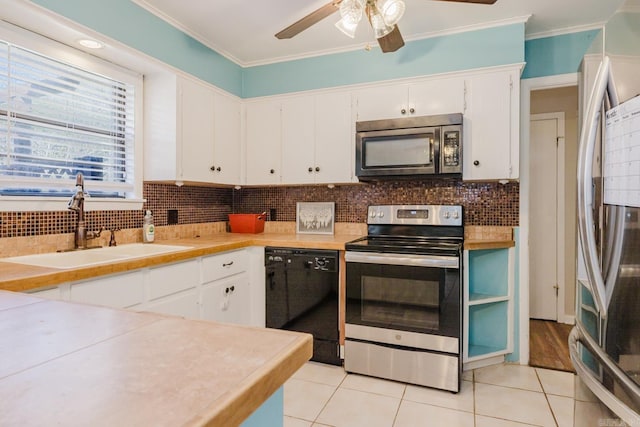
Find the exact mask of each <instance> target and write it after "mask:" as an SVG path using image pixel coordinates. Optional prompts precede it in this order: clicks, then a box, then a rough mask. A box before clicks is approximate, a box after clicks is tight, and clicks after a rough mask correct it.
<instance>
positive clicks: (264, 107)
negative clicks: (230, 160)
mask: <svg viewBox="0 0 640 427" xmlns="http://www.w3.org/2000/svg"><path fill="white" fill-rule="evenodd" d="M281 136H282V132H281V123H280V103H279V102H277V101H273V100H267V101H257V102H251V103H248V104H246V138H247V140H246V148H247V153H246V169H247V171H246V173H247V184H250V185H251V184H255V185H260V184H278V183H280V177H281V175H282V171H281V168H280V166H281V155H280V153H281Z"/></svg>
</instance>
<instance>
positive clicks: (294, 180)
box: [282, 96, 316, 184]
mask: <svg viewBox="0 0 640 427" xmlns="http://www.w3.org/2000/svg"><path fill="white" fill-rule="evenodd" d="M314 147H315V105H314V97H313V96H301V97H297V98H289V99H285V100H284V101H283V102H282V181H283V183H286V184H309V183H313V182H314V181H315V175H316V173H315V167H316V165H315V156H314Z"/></svg>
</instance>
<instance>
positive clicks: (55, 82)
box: [0, 41, 134, 197]
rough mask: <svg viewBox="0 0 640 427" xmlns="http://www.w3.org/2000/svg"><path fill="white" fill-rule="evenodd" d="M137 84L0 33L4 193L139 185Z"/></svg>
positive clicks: (100, 191) (95, 191) (107, 190)
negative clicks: (78, 184) (80, 180)
mask: <svg viewBox="0 0 640 427" xmlns="http://www.w3.org/2000/svg"><path fill="white" fill-rule="evenodd" d="M133 155H134V86H133V85H131V84H127V83H124V82H120V81H116V80H114V79H111V78H108V77H105V76H102V75H98V74H95V73H92V72H88V71H85V70H82V69H80V68H77V67H75V66H71V65H68V64H64V63H62V62H59V61H57V60H54V59H51V58H48V57H45V56H43V55H40V54H38V53H35V52H32V51H29V50H26V49H23V48H20V47H18V46H15V45H12V44H9V43H5V42H1V41H0V194H14V195H21V194H27V195H34V194H35V195H37V194H42V195H48V196H50V195H55V194H60V195H66V194H68V191H71V190H72V189H73V183H74V182H75V181H74V178H75V175H76V174H77V173H78V172H82V173H83V175H84V177H85V182H90V183H91V184H90V188H91V194H92V195H93V196H100V195H104V196H110V197H114V196H117V197H124V195H125V193H127V192H130V191H133V189H134V171H133V165H134V162H133Z"/></svg>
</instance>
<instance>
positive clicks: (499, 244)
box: [0, 227, 514, 292]
mask: <svg viewBox="0 0 640 427" xmlns="http://www.w3.org/2000/svg"><path fill="white" fill-rule="evenodd" d="M477 228H478V229H482V230H484V227H477ZM502 228H505V227H502ZM510 230H511V228H510V227H508V231H509V233H510ZM470 231H471V234H470V235H469V236H467V237H466V238H465V249H470V250H474V249H496V248H508V247H512V246H513V245H514V242H513V240H512V237H511V234H509V233H495V232H490V233H487V232H486V230H485V232H477V230H475V231H474V229H473V228H472V229H471V230H470ZM465 234H466V232H465ZM358 237H359V236H358V235H354V234H334V235H322V234H295V233H261V234H234V233H217V234H212V235H210V236H207V237H198V238H188V239H167V240H159V241H157V243H159V244H167V245H178V246H188V247H191V249H189V250H185V251H180V252H172V253H167V254H162V255H153V256H147V257H144V258H134V259H129V260H124V261H114V262H111V263H105V264H100V265H92V266H87V267H81V268H73V269H56V268H46V267H36V266H29V265H23V264H16V263H10V262H2V259H1V258H0V289H2V290H8V291H16V292H23V291H28V290H31V289H36V288H40V287H44V286H51V285H56V284H60V283H65V282H72V281H77V280H84V279H88V278H91V277H97V276H102V275H107V274H112V273H120V272H125V271H129V270H134V269H138V268H145V267H151V266H155V265H160V264H165V263H169V262H176V261H182V260H186V259H189V258H194V257H198V256H205V255H212V254H215V253H219V252H226V251H230V250H234V249H241V248H244V247H248V246H283V247H290V248H306V249H332V250H344V245H345V243H347V242H349V241H351V240H355V239H356V238H358Z"/></svg>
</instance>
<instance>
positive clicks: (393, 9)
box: [379, 0, 405, 27]
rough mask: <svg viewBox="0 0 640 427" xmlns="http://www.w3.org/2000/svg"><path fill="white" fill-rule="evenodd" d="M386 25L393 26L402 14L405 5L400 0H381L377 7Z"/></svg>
mask: <svg viewBox="0 0 640 427" xmlns="http://www.w3.org/2000/svg"><path fill="white" fill-rule="evenodd" d="M379 9H380V12H381V13H382V16H383V18H384V22H386V23H387V25H389V26H391V27H393V26H394V25H395V24H397V23H398V21H400V19H401V18H402V15H404V9H405V5H404V2H403V1H402V0H383V2H382V5H381V6H380V7H379Z"/></svg>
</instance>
